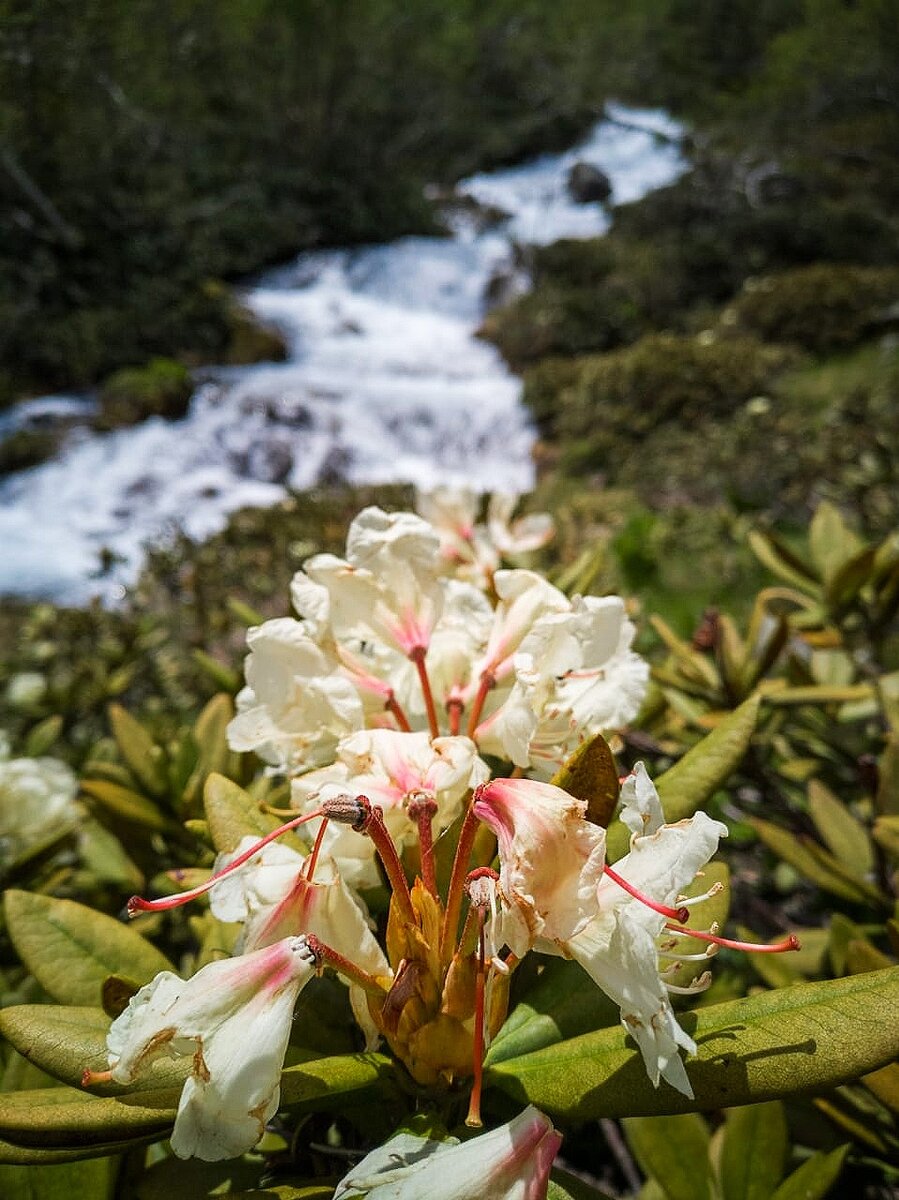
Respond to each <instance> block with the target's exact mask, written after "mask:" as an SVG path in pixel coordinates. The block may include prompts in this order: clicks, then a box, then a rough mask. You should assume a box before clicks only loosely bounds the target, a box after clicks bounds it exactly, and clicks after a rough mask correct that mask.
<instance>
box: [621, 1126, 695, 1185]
mask: <svg viewBox="0 0 899 1200" xmlns="http://www.w3.org/2000/svg"><path fill="white" fill-rule="evenodd" d="M622 1124H623V1125H624V1131H625V1133H626V1134H627V1140H628V1143H629V1145H630V1148H631V1150H633V1152H634V1156H635V1157H636V1159H637V1162H638V1163H639V1164H640V1166H641V1167H642V1169H643V1173H644V1174H645V1175H648V1176H649V1177H650V1178H651V1179H654V1180H655V1181H656V1183H658V1185H659V1187H660V1188H661V1189H662V1191H663V1192H664V1194H665V1197H666V1200H708V1197H709V1130H708V1126H707V1125H706V1123H705V1121H703V1119H702V1117H700V1116H699V1115H698V1114H697V1113H684V1114H683V1115H682V1116H671V1117H631V1118H630V1119H628V1120H625V1121H623V1122H622Z"/></svg>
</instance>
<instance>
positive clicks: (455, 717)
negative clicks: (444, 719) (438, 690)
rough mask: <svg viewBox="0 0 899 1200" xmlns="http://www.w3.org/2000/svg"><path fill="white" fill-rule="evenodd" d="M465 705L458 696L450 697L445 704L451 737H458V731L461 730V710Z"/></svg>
mask: <svg viewBox="0 0 899 1200" xmlns="http://www.w3.org/2000/svg"><path fill="white" fill-rule="evenodd" d="M464 707H465V705H464V704H463V703H462V701H461V700H460V699H459V697H458V696H452V697H450V699H449V700H447V702H446V711H447V715H448V717H449V731H450V735H451V736H452V737H458V736H459V730H460V729H461V728H462V709H463V708H464Z"/></svg>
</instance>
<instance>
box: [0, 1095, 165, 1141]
mask: <svg viewBox="0 0 899 1200" xmlns="http://www.w3.org/2000/svg"><path fill="white" fill-rule="evenodd" d="M174 1119H175V1108H174V1106H173V1107H170V1108H163V1107H155V1106H154V1107H147V1106H145V1105H143V1104H141V1103H135V1102H131V1101H130V1098H129V1099H126V1098H119V1097H113V1096H94V1095H91V1094H90V1093H89V1092H85V1091H83V1090H80V1089H76V1088H68V1087H66V1088H40V1089H39V1090H38V1091H35V1092H9V1093H5V1094H4V1095H2V1096H0V1138H3V1139H4V1140H5V1141H8V1142H11V1143H12V1144H13V1145H17V1146H35V1147H42V1148H47V1149H56V1148H67V1147H70V1146H79V1145H103V1144H106V1143H109V1142H121V1141H125V1140H126V1139H128V1138H130V1137H131V1136H136V1137H142V1136H146V1135H149V1134H159V1136H163V1135H164V1134H165V1133H166V1132H167V1131H168V1130H169V1129H170V1128H171V1125H172V1122H173V1121H174Z"/></svg>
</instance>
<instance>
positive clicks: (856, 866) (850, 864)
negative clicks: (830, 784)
mask: <svg viewBox="0 0 899 1200" xmlns="http://www.w3.org/2000/svg"><path fill="white" fill-rule="evenodd" d="M808 804H809V810H810V812H811V816H812V820H813V821H814V823H815V828H816V829H817V830H818V833H819V834H820V835H821V837H822V838H823V839H824V841H825V843H826V844H827V846H828V847H829V849H830V851H831V853H832V854H833V856H834V858H836V859H838V860H839V861H840V862H841V863H842V864H843V865H844V866H845V867H846V868H847V869H848V870H849V871H851V872H852V873H853V874H854V875H861V876H864V875H867V874H868V872H869V871H873V869H874V851H873V848H872V846H871V839H870V838H869V837H868V832H867V830H866V829H865V827H864V825H862V823H861V821H858V820H856V818H855V817H854V816H853V815H852V813H851V812H850V811H849V809H848V808H847V807H846V805H845V804H843V803H842V802H841V801H840V800H838V799H837V797H836V796H835V795H834V794H833V792H831V791H830V790H829V789H828V788H826V787H825V786H824V784H823V783H821V782H820V781H819V780H817V779H812V780H810V782H809V785H808Z"/></svg>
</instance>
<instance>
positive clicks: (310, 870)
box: [304, 817, 328, 883]
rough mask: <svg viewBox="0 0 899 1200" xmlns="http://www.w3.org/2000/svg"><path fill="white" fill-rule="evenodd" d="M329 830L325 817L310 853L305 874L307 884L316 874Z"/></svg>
mask: <svg viewBox="0 0 899 1200" xmlns="http://www.w3.org/2000/svg"><path fill="white" fill-rule="evenodd" d="M327 828H328V818H327V817H325V818H324V820H323V821H322V823H321V825H319V827H318V833H317V834H316V835H315V841H314V842H313V843H312V849H311V851H310V852H309V857H308V858H307V859H306V865H305V867H304V873H305V875H306V880H307V882H309V883H311V882H312V876H313V875H314V874H315V868H316V865H317V864H318V856H319V854H320V853H321V848H322V842H323V841H324V840H325V830H326V829H327Z"/></svg>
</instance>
